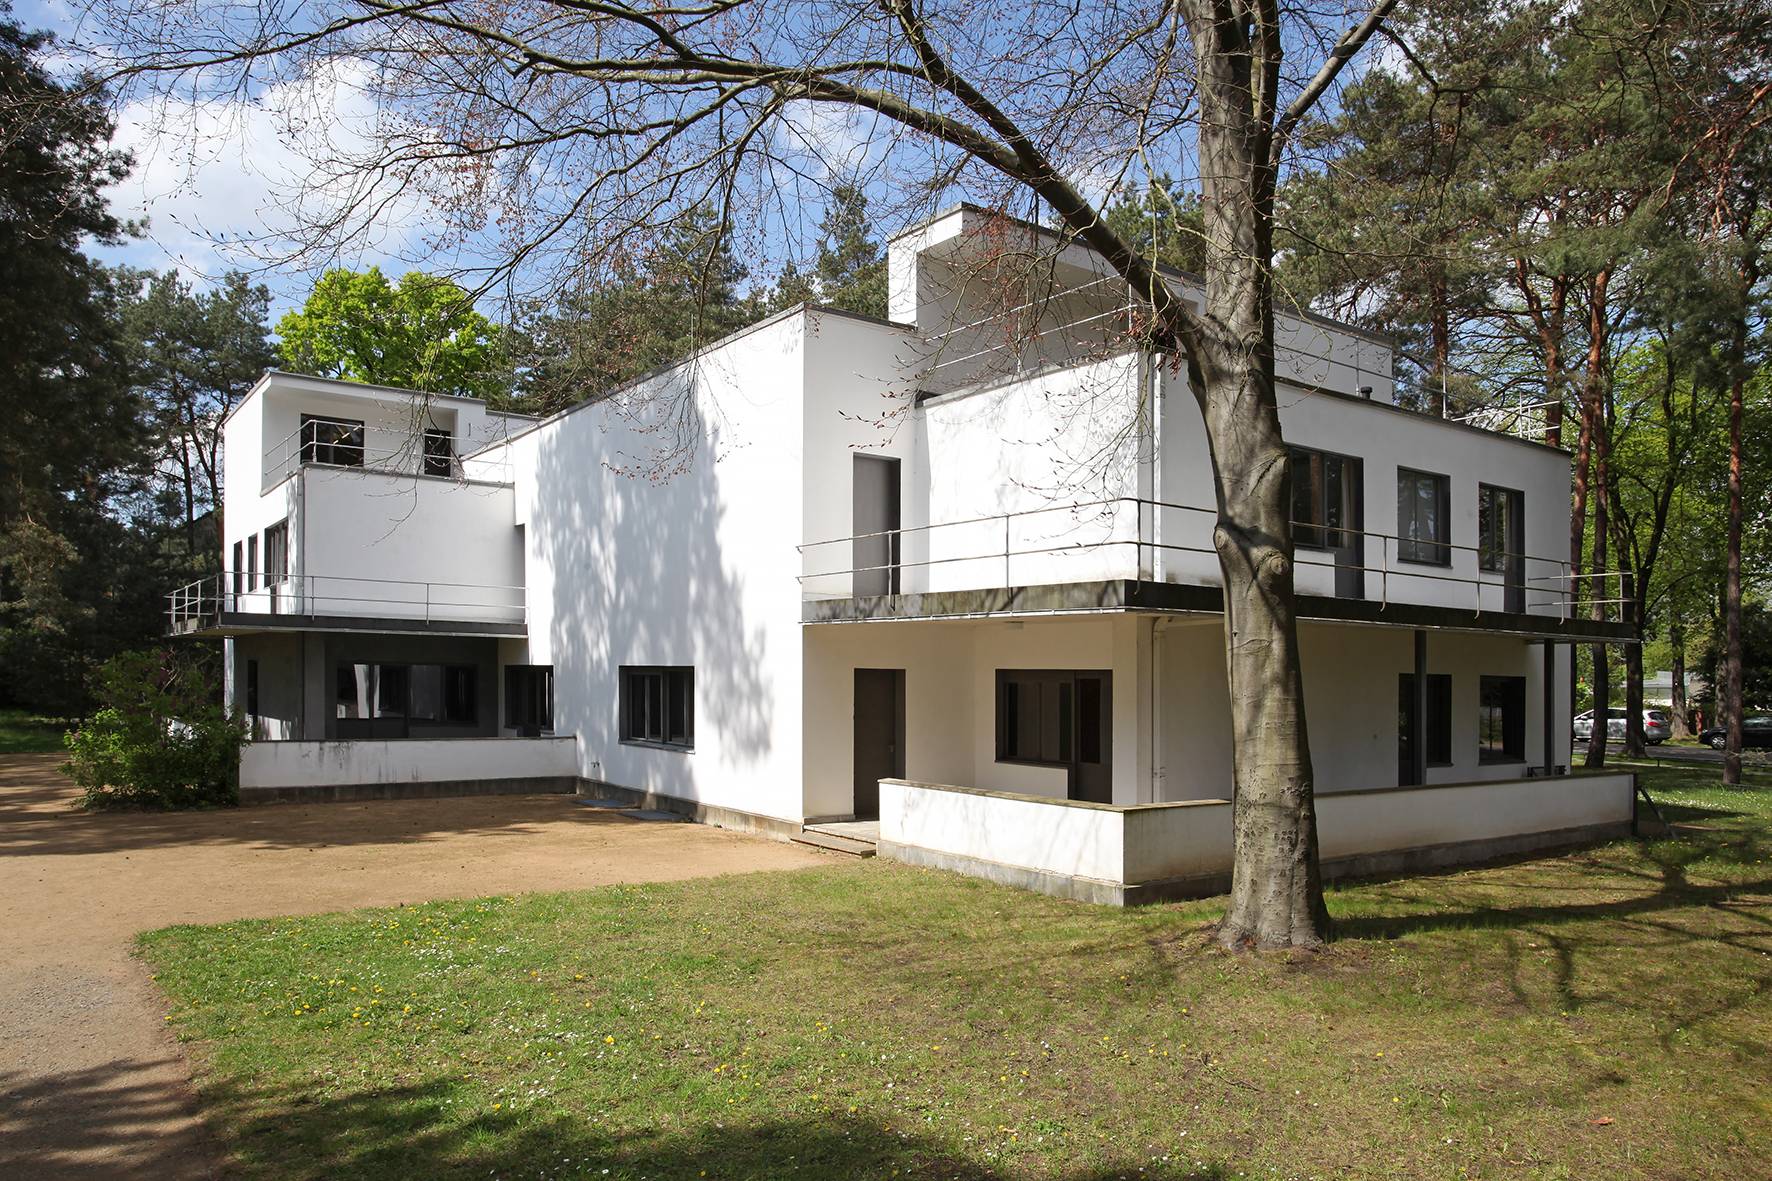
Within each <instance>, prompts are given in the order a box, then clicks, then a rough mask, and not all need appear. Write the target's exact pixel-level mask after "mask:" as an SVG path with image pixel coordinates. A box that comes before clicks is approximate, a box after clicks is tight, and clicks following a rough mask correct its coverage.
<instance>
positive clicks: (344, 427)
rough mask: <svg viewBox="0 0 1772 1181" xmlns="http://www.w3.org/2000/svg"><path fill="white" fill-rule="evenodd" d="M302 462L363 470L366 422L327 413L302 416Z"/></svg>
mask: <svg viewBox="0 0 1772 1181" xmlns="http://www.w3.org/2000/svg"><path fill="white" fill-rule="evenodd" d="M301 461H302V462H303V463H319V464H326V465H327V466H329V467H362V466H363V465H364V450H363V421H362V420H361V419H357V418H333V417H331V416H330V415H325V414H304V415H302V416H301Z"/></svg>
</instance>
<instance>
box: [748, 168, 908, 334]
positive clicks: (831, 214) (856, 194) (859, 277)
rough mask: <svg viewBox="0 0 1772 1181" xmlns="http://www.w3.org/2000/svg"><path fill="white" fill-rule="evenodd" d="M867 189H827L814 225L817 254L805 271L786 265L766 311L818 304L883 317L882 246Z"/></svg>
mask: <svg viewBox="0 0 1772 1181" xmlns="http://www.w3.org/2000/svg"><path fill="white" fill-rule="evenodd" d="M871 228H872V227H871V225H870V223H869V221H868V199H867V194H866V193H864V192H862V190H861V189H860V188H858V187H856V186H855V185H838V186H837V187H836V188H835V189H833V190H832V191H831V199H830V202H829V204H828V205H826V206H825V212H824V218H823V220H822V221H821V222H820V223H819V228H818V231H819V232H818V259H817V261H816V263H814V265H813V268H812V270H811V271H809V272H802V271H799V270H796V269H794V268H792V267H789V269H788V271H787V273H786V274H784V275H783V276H782V277H781V281H780V282H779V283H777V284H776V288H775V292H774V293H773V295H772V296H771V297H770V301H769V310H770V311H777V310H780V309H782V308H787V307H792V306H793V305H795V304H797V303H819V304H826V305H828V306H830V307H834V308H842V309H843V310H844V311H848V312H857V313H859V314H861V315H864V316H873V317H874V318H875V319H878V320H884V319H886V310H887V308H886V304H887V291H886V251H885V248H884V247H883V246H882V245H881V244H880V240H879V239H878V238H876V237H874V236H873V234H872V233H871V232H870V231H871Z"/></svg>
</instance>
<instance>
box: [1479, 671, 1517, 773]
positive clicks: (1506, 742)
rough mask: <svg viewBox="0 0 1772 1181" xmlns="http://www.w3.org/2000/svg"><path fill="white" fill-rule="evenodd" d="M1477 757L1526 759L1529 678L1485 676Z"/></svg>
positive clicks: (1485, 760)
mask: <svg viewBox="0 0 1772 1181" xmlns="http://www.w3.org/2000/svg"><path fill="white" fill-rule="evenodd" d="M1478 701H1479V705H1478V713H1477V761H1478V762H1483V763H1519V762H1524V761H1525V759H1526V678H1525V677H1484V678H1483V682H1482V691H1481V694H1480V696H1479V697H1478Z"/></svg>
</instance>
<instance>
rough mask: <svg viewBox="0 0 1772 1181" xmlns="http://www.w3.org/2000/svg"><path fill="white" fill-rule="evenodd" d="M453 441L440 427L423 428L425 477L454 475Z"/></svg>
mask: <svg viewBox="0 0 1772 1181" xmlns="http://www.w3.org/2000/svg"><path fill="white" fill-rule="evenodd" d="M454 443H455V440H454V438H453V436H451V435H450V433H449V432H448V431H446V430H443V429H442V428H440V427H427V428H425V466H424V472H425V475H427V476H453V475H454V474H455V446H454Z"/></svg>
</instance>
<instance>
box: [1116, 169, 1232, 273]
mask: <svg viewBox="0 0 1772 1181" xmlns="http://www.w3.org/2000/svg"><path fill="white" fill-rule="evenodd" d="M1102 216H1103V217H1104V218H1106V219H1107V223H1108V226H1109V227H1110V228H1111V229H1112V230H1113V231H1114V232H1115V233H1116V234H1118V235H1120V237H1121V238H1123V239H1125V240H1126V241H1127V242H1128V243H1130V244H1132V246H1133V247H1134V248H1136V249H1137V250H1139V251H1140V252H1141V253H1143V254H1145V255H1147V256H1149V257H1150V258H1152V259H1154V260H1156V261H1157V262H1159V263H1162V264H1163V265H1164V266H1171V267H1176V268H1177V269H1179V270H1183V271H1186V272H1188V273H1189V274H1191V275H1198V274H1201V273H1202V272H1203V271H1205V269H1206V211H1205V207H1204V206H1203V205H1202V204H1201V203H1200V195H1199V194H1198V193H1195V192H1192V191H1191V190H1189V189H1188V188H1187V187H1186V186H1185V185H1183V184H1181V183H1180V182H1179V181H1175V180H1172V179H1171V178H1169V177H1168V176H1159V177H1156V178H1154V179H1152V180H1151V181H1150V182H1149V183H1147V184H1146V185H1145V186H1144V188H1142V189H1140V190H1138V191H1136V192H1135V193H1123V194H1121V196H1120V198H1119V199H1118V200H1117V201H1115V202H1114V203H1113V204H1111V205H1109V206H1108V207H1107V211H1106V212H1105V213H1103V214H1102Z"/></svg>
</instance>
